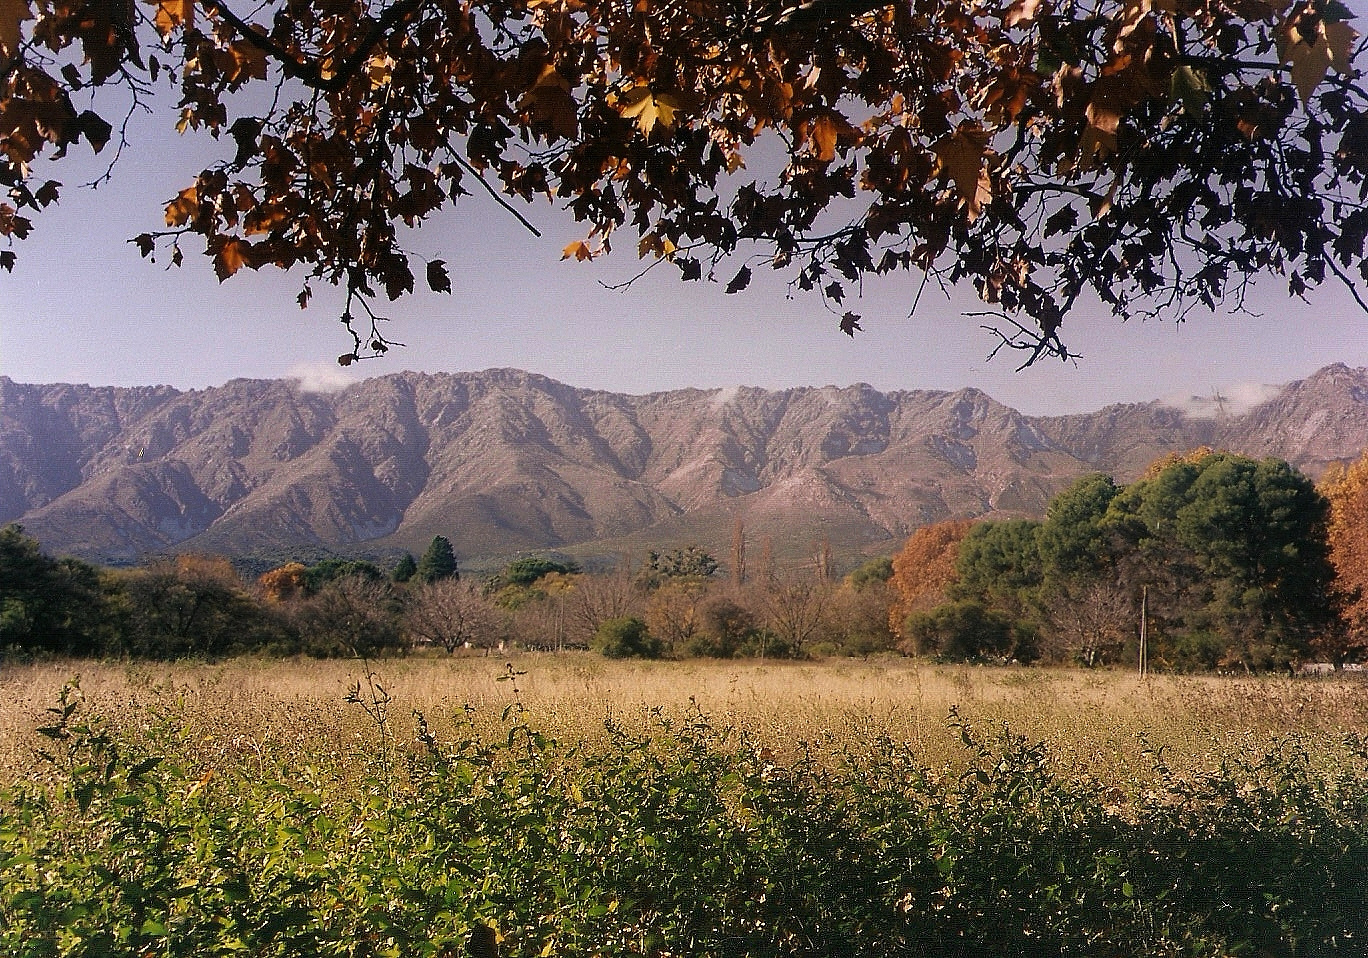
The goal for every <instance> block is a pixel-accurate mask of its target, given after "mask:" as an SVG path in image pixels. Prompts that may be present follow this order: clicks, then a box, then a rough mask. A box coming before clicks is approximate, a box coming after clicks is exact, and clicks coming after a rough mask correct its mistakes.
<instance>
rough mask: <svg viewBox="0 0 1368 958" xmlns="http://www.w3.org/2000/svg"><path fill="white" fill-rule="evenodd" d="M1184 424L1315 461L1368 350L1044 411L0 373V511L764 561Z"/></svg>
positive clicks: (234, 547)
mask: <svg viewBox="0 0 1368 958" xmlns="http://www.w3.org/2000/svg"><path fill="white" fill-rule="evenodd" d="M1262 396H1263V394H1260V396H1259V397H1258V398H1262ZM1202 444H1207V445H1211V446H1215V447H1218V448H1222V449H1226V450H1229V451H1232V452H1239V453H1244V454H1247V455H1252V456H1260V457H1261V456H1277V457H1279V458H1283V459H1287V460H1288V461H1289V462H1291V463H1292V464H1293V465H1295V466H1297V467H1298V468H1300V469H1303V470H1304V471H1306V472H1307V473H1309V474H1310V475H1312V476H1317V475H1319V474H1320V473H1321V472H1322V471H1323V470H1324V469H1325V468H1326V466H1327V465H1329V464H1330V463H1332V462H1336V461H1345V460H1351V459H1355V458H1357V457H1358V456H1359V454H1360V453H1361V451H1362V450H1363V449H1364V448H1365V447H1368V370H1364V369H1350V368H1348V367H1346V366H1343V365H1335V366H1329V367H1326V368H1325V369H1322V370H1320V371H1319V372H1317V373H1315V374H1314V375H1312V376H1310V377H1308V378H1307V379H1304V380H1300V381H1298V382H1294V383H1291V384H1288V385H1287V386H1284V387H1282V388H1280V389H1277V390H1270V391H1269V392H1268V393H1267V398H1262V401H1257V402H1246V403H1237V402H1233V401H1232V402H1227V401H1226V400H1225V399H1224V398H1223V397H1221V396H1219V395H1217V396H1212V397H1194V403H1192V404H1184V403H1174V402H1161V401H1157V400H1156V401H1155V402H1150V403H1140V404H1125V405H1114V406H1108V407H1106V408H1105V409H1101V410H1099V411H1097V412H1094V413H1087V414H1079V415H1070V416H1054V417H1031V416H1026V415H1023V414H1022V413H1020V412H1018V411H1016V410H1014V409H1011V408H1009V407H1007V406H1004V405H1002V404H1000V403H998V402H996V401H995V400H993V399H992V398H991V397H989V396H987V395H985V394H984V393H982V392H979V391H977V390H973V389H964V390H960V391H958V392H940V391H922V390H911V391H898V392H880V391H878V390H875V389H873V388H872V387H870V386H867V385H863V384H861V385H855V386H850V387H846V388H836V387H833V386H826V387H820V388H796V389H785V390H764V389H754V388H749V387H734V388H728V389H712V390H698V389H685V390H675V391H670V392H661V393H653V394H650V395H644V396H633V395H623V394H618V393H610V392H602V391H596V390H586V389H577V388H574V387H572V386H568V385H565V384H563V383H559V382H556V381H554V380H551V379H547V378H545V377H542V376H538V375H535V374H532V373H526V372H522V371H519V370H512V369H492V370H486V371H484V372H478V373H451V374H427V373H413V372H402V373H395V374H393V375H389V376H384V377H380V378H377V379H371V380H367V381H365V382H362V383H358V384H355V385H353V386H350V387H348V388H346V389H344V390H341V391H338V392H330V393H324V392H308V391H305V390H303V389H302V388H301V387H300V385H299V384H298V383H296V382H293V381H285V380H274V381H266V380H233V381H231V382H229V383H227V384H225V385H223V386H220V387H216V388H212V389H204V390H194V391H180V390H176V389H172V388H170V387H165V386H157V387H139V388H115V387H90V386H76V385H66V384H61V385H24V384H20V383H15V382H13V381H11V380H9V379H7V378H4V377H0V522H3V523H8V522H19V523H22V524H23V525H24V527H25V529H26V530H27V531H28V532H29V533H30V534H31V535H34V536H36V537H37V538H38V539H39V540H40V541H41V542H42V543H43V545H44V547H45V548H46V549H47V550H48V551H50V552H53V553H56V554H71V555H78V556H82V557H84V558H88V559H93V560H96V561H102V562H114V563H127V562H135V561H139V560H141V559H144V558H146V557H148V556H152V555H157V554H163V553H167V552H172V551H179V552H215V553H223V554H232V555H283V554H290V553H294V552H317V551H322V550H326V551H331V552H338V553H343V554H354V553H363V554H364V553H372V554H383V553H387V552H392V551H395V550H398V549H408V550H410V551H421V549H422V548H423V547H424V546H425V545H426V544H427V542H428V541H429V540H430V539H431V538H432V536H433V535H437V534H441V535H445V536H447V537H449V538H450V539H451V541H452V543H453V545H454V546H455V548H456V551H457V553H458V555H460V556H461V557H462V560H463V562H466V563H467V564H470V563H474V564H478V563H479V562H480V561H482V560H484V561H494V560H495V559H497V558H498V557H502V556H507V555H510V554H513V553H516V552H520V551H527V550H534V549H559V550H564V551H570V552H578V553H581V554H586V555H588V554H594V553H601V554H625V555H638V556H639V555H641V554H644V551H645V549H647V548H657V549H659V548H669V547H672V546H675V545H682V544H684V543H687V542H697V543H699V544H701V545H703V546H704V547H705V548H709V549H712V550H714V551H715V552H717V554H719V555H725V553H726V550H727V544H728V542H729V541H730V538H731V534H732V529H733V526H734V524H735V522H736V520H737V519H740V520H742V522H743V523H744V526H745V530H746V534H747V536H748V538H749V539H750V540H751V541H753V542H759V541H760V540H761V539H764V538H767V539H769V540H770V541H771V542H772V543H773V549H774V552H775V554H776V556H778V557H779V558H781V559H783V558H784V557H790V558H794V557H800V556H803V555H806V554H809V553H810V550H811V549H812V546H813V544H814V543H815V542H817V541H819V540H820V539H822V538H827V539H829V540H830V542H831V544H832V547H833V549H834V550H835V551H836V552H837V554H838V555H844V556H847V557H854V556H856V555H858V554H875V553H888V552H891V551H893V550H894V549H896V548H897V547H898V546H899V545H900V543H901V540H902V539H904V538H905V537H906V536H907V535H908V534H909V533H910V532H911V531H912V530H914V529H915V528H917V527H918V526H920V525H922V524H924V523H927V522H933V521H936V520H939V519H944V518H948V517H951V516H985V515H986V516H1039V515H1041V514H1042V513H1043V511H1044V508H1045V505H1046V503H1047V502H1048V501H1049V500H1050V498H1051V497H1052V496H1054V495H1055V494H1056V493H1057V492H1058V491H1059V490H1061V489H1062V488H1064V487H1065V486H1067V485H1068V484H1069V483H1071V482H1072V481H1073V480H1074V479H1076V478H1077V477H1079V476H1081V475H1084V474H1086V473H1089V472H1094V471H1102V472H1107V473H1110V474H1112V475H1114V476H1115V477H1116V478H1117V479H1118V480H1119V481H1129V480H1131V479H1133V478H1134V477H1135V476H1136V475H1138V474H1139V473H1140V472H1141V471H1142V470H1143V469H1144V468H1145V466H1146V465H1148V464H1149V463H1150V462H1151V461H1152V460H1153V459H1155V458H1156V457H1158V456H1160V455H1163V454H1164V453H1166V452H1170V451H1182V450H1186V449H1190V448H1192V447H1194V446H1198V445H1202Z"/></svg>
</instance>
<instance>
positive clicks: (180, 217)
mask: <svg viewBox="0 0 1368 958" xmlns="http://www.w3.org/2000/svg"><path fill="white" fill-rule="evenodd" d="M198 212H199V191H198V190H197V189H196V188H195V187H193V186H190V187H186V188H185V189H183V190H181V191H180V193H178V194H177V195H176V198H175V199H174V200H172V201H171V202H170V203H168V204H167V206H166V225H167V226H170V227H172V228H176V227H181V226H184V225H185V224H186V223H188V222H190V220H191V219H193V218H194V216H195V214H196V213H198Z"/></svg>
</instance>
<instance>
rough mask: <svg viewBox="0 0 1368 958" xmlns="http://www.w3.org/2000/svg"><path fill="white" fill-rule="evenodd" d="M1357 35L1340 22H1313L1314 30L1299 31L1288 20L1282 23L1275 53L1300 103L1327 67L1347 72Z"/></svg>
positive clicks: (1319, 80) (1322, 75)
mask: <svg viewBox="0 0 1368 958" xmlns="http://www.w3.org/2000/svg"><path fill="white" fill-rule="evenodd" d="M1358 36H1359V34H1358V31H1357V30H1355V29H1354V28H1353V27H1351V26H1349V24H1348V23H1345V22H1344V21H1339V22H1336V23H1325V22H1324V21H1317V22H1316V29H1315V31H1314V32H1303V31H1302V29H1301V28H1299V27H1297V26H1294V25H1293V24H1292V23H1291V22H1289V23H1287V24H1284V25H1283V27H1282V29H1281V30H1280V31H1279V32H1278V55H1279V57H1280V60H1281V62H1282V63H1283V64H1285V65H1286V66H1287V67H1288V72H1289V74H1290V75H1291V78H1292V85H1293V86H1295V87H1296V88H1297V95H1298V96H1300V97H1301V100H1302V102H1303V103H1306V102H1307V101H1308V100H1310V98H1311V94H1312V93H1314V92H1315V91H1316V87H1317V86H1319V85H1320V82H1321V81H1322V80H1324V79H1325V75H1326V74H1327V73H1329V72H1330V70H1331V69H1334V70H1335V71H1336V72H1338V73H1348V72H1350V66H1351V63H1350V61H1351V60H1352V57H1353V46H1354V42H1355V41H1356V40H1358Z"/></svg>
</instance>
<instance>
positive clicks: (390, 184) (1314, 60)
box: [0, 0, 1368, 363]
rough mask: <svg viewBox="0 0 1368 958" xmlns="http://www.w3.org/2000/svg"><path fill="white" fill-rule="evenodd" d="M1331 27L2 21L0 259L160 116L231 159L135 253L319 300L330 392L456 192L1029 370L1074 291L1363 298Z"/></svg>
mask: <svg viewBox="0 0 1368 958" xmlns="http://www.w3.org/2000/svg"><path fill="white" fill-rule="evenodd" d="M1350 19H1352V13H1351V11H1350V10H1349V9H1348V8H1347V7H1346V6H1345V5H1344V4H1343V3H1342V2H1340V0H1296V2H1290V0H1088V2H1086V3H1084V2H1082V0H1014V2H1005V0H895V2H884V0H806V2H796V3H795V2H790V0H150V2H149V0H141V2H134V0H0V182H2V183H3V185H4V187H5V188H6V189H7V190H8V191H9V201H8V202H6V203H0V235H4V236H7V237H10V238H12V239H15V238H17V239H22V238H23V237H24V236H25V235H26V234H27V233H28V232H29V231H30V229H31V228H32V223H31V221H30V219H29V211H36V210H41V209H42V208H43V207H45V206H47V205H49V204H51V203H52V202H54V201H55V200H56V199H57V196H58V193H59V189H60V184H59V183H57V182H55V181H51V180H45V179H42V178H41V177H36V176H34V175H32V169H33V163H34V161H35V160H36V159H38V158H39V157H40V156H42V155H44V154H46V155H49V156H58V157H60V156H61V155H63V154H64V153H65V151H66V150H67V149H68V148H70V147H72V146H74V145H76V144H77V143H78V142H79V141H80V140H82V139H84V140H86V141H87V143H88V144H89V145H90V146H91V147H93V148H94V149H96V150H101V149H103V148H105V147H107V146H108V145H109V144H110V142H111V140H113V141H116V142H119V141H120V133H119V131H118V130H117V129H116V128H115V126H116V124H118V123H119V122H120V119H121V116H122V109H123V108H124V107H123V106H122V105H121V106H120V107H117V108H115V109H116V110H117V112H115V113H113V114H111V112H110V103H111V102H112V101H113V100H115V99H117V98H111V97H109V96H108V95H107V94H106V93H104V92H102V91H104V90H105V89H107V88H109V87H119V88H121V89H122V90H124V91H126V93H127V94H128V95H129V96H131V102H132V104H133V105H135V106H136V105H140V104H147V103H152V102H154V99H155V91H156V90H157V89H158V88H159V87H166V86H167V85H169V86H170V87H172V88H174V89H175V90H176V91H177V92H178V95H179V98H180V100H179V107H178V116H177V118H176V121H175V122H176V124H177V126H178V127H179V128H180V129H182V130H201V131H207V132H209V133H210V134H211V135H213V136H215V137H217V138H218V139H219V140H220V141H221V142H222V143H223V144H224V151H223V159H222V160H221V161H220V162H218V163H217V164H215V165H213V166H211V167H210V168H208V169H205V170H203V171H201V172H200V173H199V174H198V175H196V176H194V177H193V179H191V181H190V182H188V183H187V185H186V186H185V188H184V189H183V190H181V191H180V192H179V193H178V194H177V195H176V196H175V197H174V198H171V200H170V202H169V203H168V205H167V208H166V229H165V230H164V231H161V232H158V233H149V234H145V235H142V236H138V237H136V238H135V239H134V242H136V243H137V245H138V247H139V249H140V250H141V251H142V253H143V254H144V255H145V256H153V255H155V254H156V253H157V252H158V251H159V250H161V251H162V252H164V253H166V254H167V255H169V256H170V258H171V260H172V262H174V263H179V262H180V260H181V256H182V250H181V243H182V241H183V240H184V239H185V238H186V237H187V236H190V235H195V236H198V237H201V238H202V239H203V240H204V242H205V252H206V253H207V255H209V256H210V257H212V259H213V263H214V267H215V269H216V271H217V272H218V275H219V276H220V278H221V279H226V278H227V277H229V276H231V275H233V274H234V273H236V272H237V271H239V270H240V269H242V268H243V267H244V266H245V267H249V268H251V269H259V268H261V267H262V266H266V265H273V266H278V267H281V268H286V269H289V268H296V267H297V268H299V269H300V270H301V271H302V272H303V274H304V275H305V277H306V278H305V279H304V282H303V288H302V290H301V293H300V297H299V298H300V302H301V304H305V303H307V302H308V299H309V296H310V295H311V292H312V286H311V284H313V283H315V282H326V283H332V284H336V285H339V286H340V287H342V288H343V289H344V290H345V291H346V294H347V304H348V305H347V311H346V314H345V316H344V319H345V320H346V321H347V323H348V328H349V329H351V330H352V333H353V336H354V339H355V342H354V348H352V349H351V350H350V351H349V352H347V353H346V354H344V355H343V356H342V357H341V361H342V362H343V363H347V362H350V361H352V360H354V359H356V358H360V357H361V356H363V355H370V354H374V353H383V352H384V351H385V350H386V349H387V348H388V346H389V345H390V343H389V342H388V341H387V340H386V338H385V337H384V335H383V334H382V333H381V332H380V330H379V329H378V328H377V327H376V322H375V320H376V316H375V314H374V313H373V312H372V307H373V301H374V299H375V298H376V297H377V296H378V295H379V294H380V293H383V294H384V295H385V296H388V297H389V298H391V299H393V298H397V297H398V296H401V295H403V294H404V293H407V292H409V291H411V290H412V289H413V288H414V285H415V282H416V278H415V272H418V273H421V274H422V276H423V278H424V279H425V281H426V283H427V284H428V285H429V286H430V287H431V288H432V289H434V290H437V291H449V290H450V280H449V278H448V276H447V272H446V269H445V265H444V264H443V263H442V262H441V261H430V262H427V263H426V264H425V266H424V267H423V268H422V269H416V262H417V258H416V257H415V256H414V255H412V254H411V253H409V252H407V251H406V250H405V249H404V247H403V245H402V230H401V229H400V227H401V226H415V225H417V224H419V223H421V222H422V221H423V220H424V219H425V218H427V217H429V216H430V215H431V214H433V213H434V212H436V211H438V210H440V209H442V208H443V207H445V206H447V205H449V204H451V203H454V202H456V201H458V199H459V198H460V197H461V196H463V195H467V194H470V193H472V192H475V191H477V190H483V191H488V192H489V193H491V194H492V195H494V196H496V198H498V199H499V201H500V202H501V203H504V204H505V205H507V206H508V208H509V209H510V211H513V212H514V215H519V214H517V213H516V211H515V210H514V206H513V203H514V202H518V201H523V200H532V199H534V198H536V197H538V196H544V197H548V198H550V199H552V200H554V201H556V202H558V203H560V204H563V205H565V206H566V207H568V208H569V209H570V210H571V211H572V212H573V214H574V216H575V217H576V218H577V219H578V220H580V221H582V222H583V223H584V224H585V238H584V239H583V240H582V241H577V242H575V243H572V244H571V245H570V246H569V247H567V248H566V250H565V255H566V256H567V257H575V258H577V259H588V258H591V257H593V256H596V255H598V254H599V253H600V252H601V251H604V250H606V249H608V248H609V246H610V244H611V243H612V241H613V240H614V239H615V238H616V237H617V236H618V235H619V231H620V230H622V229H624V228H627V229H629V230H630V232H631V233H632V234H633V236H634V238H635V239H636V241H637V248H638V252H639V253H640V255H641V256H642V257H643V258H645V259H646V260H647V261H648V265H654V264H655V263H658V262H660V263H669V264H672V265H673V266H674V267H675V268H677V269H678V270H679V272H680V275H681V276H682V277H683V278H684V279H699V278H701V277H704V276H707V277H709V278H720V279H721V280H725V281H726V283H727V285H726V290H727V292H729V293H730V292H737V291H739V290H741V289H742V288H744V287H745V286H746V285H747V283H748V282H749V281H750V277H751V268H752V266H760V265H762V264H764V265H770V266H773V267H775V268H777V269H780V270H784V271H786V272H787V274H788V275H789V277H790V279H791V280H792V282H793V283H795V284H796V285H797V286H798V287H800V288H803V289H815V290H818V291H820V294H821V295H822V296H823V298H824V299H825V300H826V301H827V303H828V304H829V305H830V306H831V308H832V309H833V312H837V313H841V311H842V310H843V309H845V307H846V305H847V304H846V300H847V299H848V298H849V295H850V293H851V291H852V289H853V288H857V287H858V286H859V283H860V281H861V279H862V278H864V277H866V276H869V275H873V274H884V273H892V272H897V271H909V272H911V273H913V274H916V275H917V276H919V277H922V282H923V283H924V282H925V280H926V279H929V280H932V281H935V282H938V283H943V284H956V283H970V284H972V285H973V286H974V287H975V288H976V289H977V291H978V293H979V294H980V296H981V297H982V298H983V299H984V300H985V301H986V302H987V303H989V304H990V310H991V311H992V312H994V313H995V314H996V315H997V316H998V322H997V328H998V329H999V330H1000V331H1001V334H1002V336H1003V342H1004V343H1005V344H1008V345H1011V346H1014V347H1018V348H1023V349H1026V350H1028V354H1027V362H1030V361H1033V360H1034V359H1036V358H1037V357H1039V356H1041V355H1047V354H1053V355H1059V356H1066V357H1067V356H1068V355H1069V353H1068V348H1067V346H1066V345H1065V343H1064V341H1063V340H1062V339H1061V338H1060V327H1061V323H1062V321H1063V319H1064V317H1065V315H1066V314H1067V313H1068V312H1069V311H1070V309H1071V308H1073V307H1074V306H1075V305H1076V304H1077V303H1078V301H1079V299H1080V297H1083V296H1085V295H1092V296H1096V297H1099V298H1100V299H1101V300H1102V301H1103V302H1104V303H1106V304H1107V305H1108V306H1110V308H1111V309H1112V310H1113V311H1115V312H1116V313H1118V314H1121V315H1123V316H1128V315H1136V314H1146V315H1148V314H1156V315H1157V314H1162V315H1164V316H1167V317H1171V318H1178V319H1181V318H1182V317H1183V316H1185V315H1186V313H1187V311H1188V310H1190V309H1191V308H1193V307H1195V306H1199V305H1201V306H1207V307H1215V306H1216V305H1218V304H1220V303H1222V302H1227V303H1230V302H1232V301H1233V303H1234V304H1235V305H1237V306H1238V305H1239V304H1240V302H1241V301H1242V298H1243V295H1244V292H1245V290H1246V287H1247V284H1248V282H1249V281H1250V279H1251V278H1252V277H1254V276H1256V275H1258V274H1261V273H1269V272H1271V273H1276V274H1279V275H1281V276H1283V277H1284V278H1285V281H1286V282H1287V284H1288V288H1289V290H1290V292H1291V293H1292V294H1294V295H1302V294H1304V293H1305V292H1306V291H1307V290H1308V288H1310V287H1314V286H1317V285H1319V284H1320V283H1321V282H1323V281H1324V280H1325V279H1327V278H1332V277H1333V278H1337V279H1338V280H1340V281H1342V282H1344V283H1345V284H1347V285H1349V286H1350V288H1351V289H1352V288H1353V287H1354V283H1355V282H1356V280H1357V279H1359V278H1368V259H1366V258H1365V251H1364V241H1365V238H1368V207H1365V203H1364V199H1365V195H1366V194H1368V179H1365V177H1366V175H1368V109H1365V108H1366V107H1368V91H1366V90H1365V87H1364V86H1363V85H1361V84H1360V82H1359V74H1358V71H1357V68H1356V60H1357V57H1358V55H1359V53H1360V51H1361V49H1362V47H1361V45H1360V44H1359V41H1358V35H1357V33H1356V32H1355V31H1354V30H1353V28H1352V27H1351V26H1350V24H1349V22H1348V21H1349V20H1350ZM252 89H258V90H260V91H261V92H260V93H259V94H256V95H253V94H252V93H251V90H252ZM776 155H777V156H779V160H778V162H777V163H772V162H771V161H772V160H773V158H774V157H775V156H776ZM748 162H750V163H751V164H752V166H754V167H755V169H754V170H747V163H748ZM766 165H770V166H773V169H765V168H764V167H765V166H766ZM14 258H15V254H14V251H13V250H12V249H5V250H0V266H4V267H6V268H12V266H13V263H14ZM728 260H732V261H733V262H730V263H727V262H726V261H728ZM738 266H739V268H738ZM913 285H914V287H915V286H916V285H917V284H913ZM1354 295H1355V297H1356V298H1358V293H1357V291H1355V294H1354ZM1359 302H1360V304H1361V305H1362V303H1363V300H1362V299H1359ZM913 304H914V301H913V297H912V296H909V306H911V305H913ZM859 322H860V317H859V316H858V315H857V314H855V313H853V312H849V311H847V312H844V313H842V315H841V318H840V327H841V328H842V329H843V330H845V331H846V332H848V333H853V332H854V331H855V330H856V329H858V328H859Z"/></svg>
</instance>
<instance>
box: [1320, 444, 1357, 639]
mask: <svg viewBox="0 0 1368 958" xmlns="http://www.w3.org/2000/svg"><path fill="white" fill-rule="evenodd" d="M1320 490H1321V493H1322V494H1323V495H1324V496H1325V498H1327V499H1328V500H1330V524H1329V529H1328V532H1327V539H1328V540H1329V544H1330V563H1331V565H1333V566H1334V567H1335V590H1336V592H1337V593H1338V596H1339V603H1340V614H1341V616H1342V617H1343V619H1344V626H1345V631H1344V634H1343V635H1340V636H1331V637H1328V638H1327V640H1326V641H1322V642H1319V643H1317V645H1319V646H1320V648H1318V649H1317V651H1319V652H1321V653H1323V654H1324V655H1325V656H1326V657H1327V658H1329V659H1330V660H1331V661H1334V662H1336V663H1337V664H1338V663H1342V662H1345V661H1348V660H1350V659H1354V658H1358V659H1362V658H1363V657H1364V655H1365V653H1368V452H1365V453H1364V454H1363V456H1361V457H1360V458H1359V460H1358V461H1357V462H1355V463H1353V464H1352V465H1350V466H1347V467H1346V466H1342V465H1337V466H1333V467H1331V468H1330V469H1329V470H1328V471H1327V472H1326V474H1325V476H1324V477H1323V478H1322V479H1321V485H1320Z"/></svg>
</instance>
